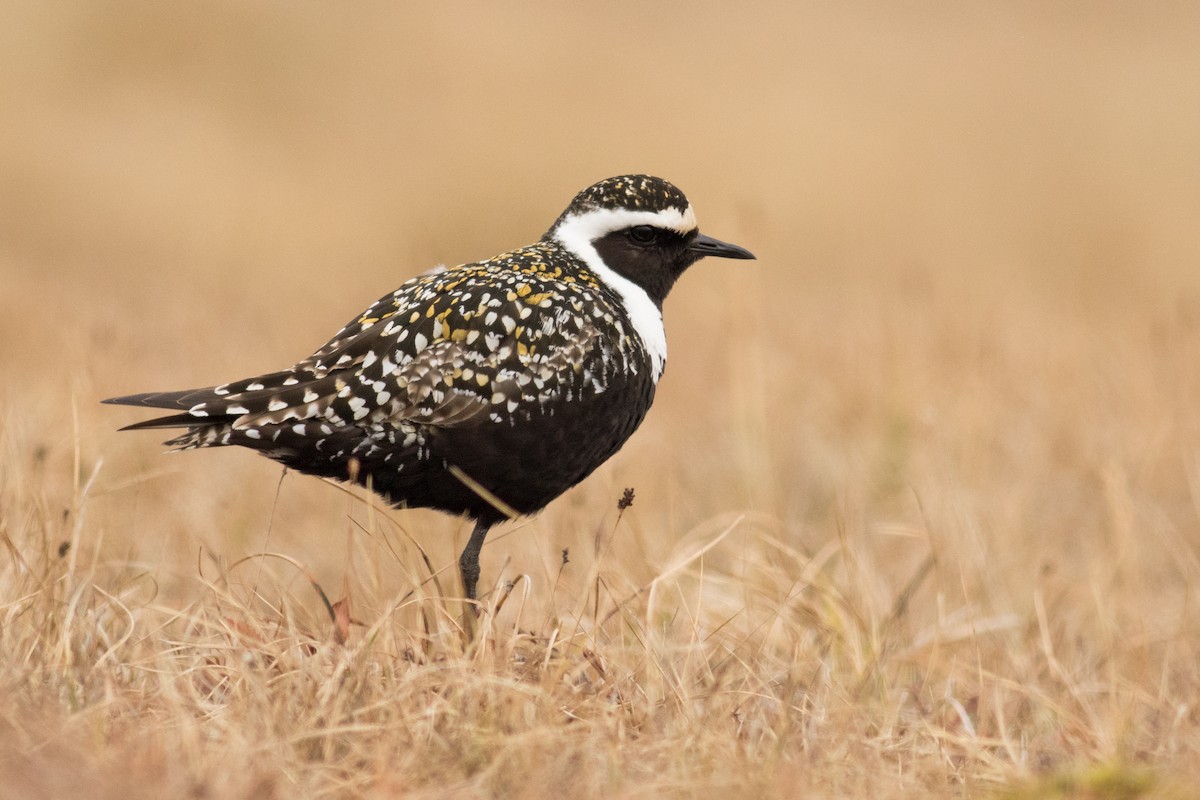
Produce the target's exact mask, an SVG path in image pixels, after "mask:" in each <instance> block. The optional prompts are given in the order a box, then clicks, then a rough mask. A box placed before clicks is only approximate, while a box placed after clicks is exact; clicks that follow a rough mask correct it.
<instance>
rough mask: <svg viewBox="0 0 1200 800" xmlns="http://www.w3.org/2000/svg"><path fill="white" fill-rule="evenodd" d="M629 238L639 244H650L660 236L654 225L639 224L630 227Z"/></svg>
mask: <svg viewBox="0 0 1200 800" xmlns="http://www.w3.org/2000/svg"><path fill="white" fill-rule="evenodd" d="M629 238H630V239H633V240H634V241H635V242H637V243H639V244H650V243H651V242H653V241H654V240H655V239H657V238H658V231H657V230H655V229H654V226H652V225H637V226H635V227H633V228H630V229H629Z"/></svg>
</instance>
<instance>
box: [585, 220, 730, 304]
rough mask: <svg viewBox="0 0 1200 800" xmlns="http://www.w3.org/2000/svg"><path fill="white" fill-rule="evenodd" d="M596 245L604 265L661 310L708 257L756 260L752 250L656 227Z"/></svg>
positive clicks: (610, 237)
mask: <svg viewBox="0 0 1200 800" xmlns="http://www.w3.org/2000/svg"><path fill="white" fill-rule="evenodd" d="M593 244H594V246H595V248H596V252H597V253H599V254H600V258H601V259H603V260H604V263H605V264H607V265H608V266H609V267H611V268H612V269H613V270H614V271H615V272H617V273H618V274H620V275H622V276H623V277H625V278H628V279H629V280H631V281H633V282H634V283H636V284H637V285H638V286H641V287H642V288H643V289H645V290H646V294H648V295H649V296H650V299H651V300H653V301H654V303H655V305H657V306H658V307H659V308H662V304H663V300H665V299H666V297H667V293H668V292H670V291H671V287H672V286H674V285H675V281H676V280H678V279H679V276H680V275H682V274H683V272H684V270H686V269H687V268H688V267H690V266H691V265H692V264H695V263H696V262H697V261H699V260H700V259H702V258H704V257H705V256H715V257H717V258H754V256H753V254H751V253H750V251H749V250H746V249H744V248H741V247H738V246H737V245H735V244H728V243H727V242H722V241H719V240H717V239H713V238H711V237H709V236H705V235H703V234H701V233H700V232H699V231H694V230H693V231H690V232H688V233H686V234H683V233H679V232H678V231H673V230H670V229H668V228H658V227H655V226H653V225H634V226H633V227H631V228H623V229H622V230H619V231H613V232H612V233H609V234H607V235H605V236H602V237H601V238H599V239H597V240H596V241H595V242H594V243H593Z"/></svg>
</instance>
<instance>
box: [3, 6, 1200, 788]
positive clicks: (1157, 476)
mask: <svg viewBox="0 0 1200 800" xmlns="http://www.w3.org/2000/svg"><path fill="white" fill-rule="evenodd" d="M1198 9H1200V6H1197V5H1196V4H1194V3H1165V2H1164V3H1148V4H1145V3H1090V4H1068V3H1057V4H1055V3H1045V2H1036V3H1035V2H1028V3H1021V2H1018V3H992V4H982V3H941V4H936V3H916V2H913V3H903V4H899V5H897V4H883V3H880V4H877V5H870V4H857V3H854V4H843V3H828V4H822V5H813V6H806V7H797V6H794V5H793V4H787V3H779V4H777V5H763V6H756V5H753V4H740V5H739V6H738V7H737V8H736V9H735V10H733V11H728V12H727V11H725V7H724V6H720V5H717V4H715V3H697V4H655V5H653V6H651V7H649V8H645V7H643V6H642V4H636V3H627V4H602V3H596V4H592V5H591V6H588V7H585V6H583V5H582V4H579V5H570V6H568V5H566V4H551V3H545V4H528V3H527V4H523V5H520V6H511V5H505V6H500V4H496V6H495V7H492V6H489V7H482V6H481V5H480V6H465V5H463V6H459V7H457V8H447V9H446V10H412V9H406V8H404V7H403V6H402V5H401V4H393V5H382V4H381V5H364V4H361V3H337V4H333V3H328V4H324V3H304V4H300V3H258V2H256V3H216V2H208V3H163V2H145V3H128V4H112V3H52V2H19V3H5V4H4V5H3V6H0V370H2V374H3V379H2V381H0V539H2V544H3V547H0V688H2V692H3V694H2V697H3V698H4V700H3V703H2V704H0V707H2V710H0V797H2V798H34V797H47V798H78V797H103V798H163V797H197V798H214V799H215V800H224V798H272V797H274V798H292V797H356V796H366V797H374V798H383V797H395V796H405V797H431V798H432V797H445V796H455V797H489V796H490V797H508V796H515V797H533V798H541V797H555V798H557V797H563V796H568V797H571V798H580V799H581V800H582V798H589V797H601V796H618V797H640V798H650V797H663V796H667V797H687V796H704V797H710V796H713V794H714V792H721V793H723V794H724V795H726V796H731V797H732V796H737V797H883V798H890V797H928V796H937V797H973V796H981V795H984V796H986V795H989V794H992V793H995V792H1007V793H1009V794H1007V795H1006V796H1013V797H1066V796H1073V797H1104V798H1108V797H1135V796H1142V795H1145V796H1155V797H1172V798H1173V797H1187V796H1191V794H1192V792H1191V789H1190V784H1191V783H1192V782H1198V781H1200V753H1198V751H1200V708H1198V703H1200V623H1198V622H1197V619H1198V618H1200V613H1198V612H1200V597H1198V594H1200V593H1198V591H1197V589H1198V588H1200V535H1198V534H1200V226H1198V223H1197V221H1198V220H1200V44H1198V43H1200V11H1198ZM627 171H649V172H653V173H657V174H661V175H663V176H665V177H668V178H670V179H671V180H673V181H675V182H677V183H678V184H679V185H680V186H681V187H683V189H684V190H685V191H687V192H688V194H689V195H690V197H691V199H692V200H693V202H694V204H695V205H696V206H697V208H698V210H699V214H700V219H701V224H702V226H703V227H704V229H705V230H706V231H707V232H709V233H711V234H713V235H716V236H719V237H721V238H727V239H730V240H732V241H736V242H738V243H740V244H743V245H745V246H747V247H749V248H751V249H752V250H754V251H755V252H756V253H757V254H758V256H759V261H758V262H757V263H731V262H709V263H703V264H701V265H700V266H698V267H697V268H696V269H695V270H694V271H693V272H691V273H690V274H688V275H687V276H686V279H685V280H684V282H683V283H682V285H681V286H680V287H679V288H678V289H677V290H676V292H675V294H674V295H673V296H672V297H671V299H670V300H669V302H668V304H667V322H668V330H669V335H670V341H671V363H670V366H669V369H668V371H667V375H666V377H665V379H664V381H663V383H662V385H661V390H660V394H659V399H658V402H657V405H656V407H655V409H654V411H653V412H652V413H651V415H650V418H649V419H648V420H647V422H646V424H645V425H644V426H643V428H642V430H641V431H639V433H638V434H637V436H635V438H634V439H633V441H631V442H630V444H629V445H628V446H627V447H626V448H625V449H624V450H623V451H622V453H621V454H620V455H619V456H618V457H617V458H615V459H613V461H612V462H611V463H609V464H608V465H606V466H605V467H604V468H602V469H601V470H600V471H599V472H598V473H597V474H596V475H595V476H594V477H592V478H591V479H590V480H588V481H587V482H586V483H585V484H584V485H583V486H581V487H580V488H579V489H577V490H575V491H574V492H572V493H570V494H569V495H567V496H566V497H564V498H562V499H561V500H559V501H558V502H556V503H555V504H553V505H552V506H551V507H550V508H549V509H548V510H547V511H546V512H545V513H544V514H542V515H541V516H540V517H539V518H537V519H535V520H532V521H526V522H523V523H520V524H517V525H510V526H508V527H507V528H505V529H503V530H502V531H501V532H500V534H499V535H496V536H494V537H493V539H492V541H491V542H490V543H489V545H488V547H487V548H486V549H485V550H484V557H483V570H484V581H485V583H487V584H488V585H489V586H492V587H494V588H495V589H496V590H495V591H493V593H492V595H491V599H492V600H495V599H496V597H497V596H498V595H499V594H504V593H505V592H507V589H506V584H507V582H512V583H513V588H512V590H511V593H509V594H508V597H507V601H506V602H505V603H504V605H503V608H502V609H501V610H500V611H499V613H498V614H496V615H495V616H491V617H488V618H486V620H485V628H484V630H483V633H482V637H481V639H480V642H479V643H478V645H477V646H475V647H473V648H471V649H469V650H468V651H467V652H465V653H464V651H463V639H462V637H461V636H460V634H459V632H458V628H457V623H456V621H457V618H458V613H459V607H458V604H457V603H456V602H455V601H454V600H453V599H452V598H453V597H454V595H455V594H456V592H457V587H456V586H455V583H454V581H453V579H452V575H453V564H454V559H455V556H456V553H457V551H458V549H459V547H460V546H461V544H462V542H463V538H464V536H465V534H466V525H465V523H463V522H460V521H457V520H453V519H449V518H446V517H443V516H440V515H437V514H433V513H429V512H422V511H408V512H396V511H386V512H385V511H384V510H382V509H379V508H377V507H373V506H372V505H371V504H370V503H369V502H368V501H367V500H366V499H365V498H364V497H363V495H362V494H361V493H359V494H350V493H347V492H344V491H343V490H341V489H339V488H338V487H336V486H333V485H330V484H324V483H321V482H319V481H317V480H315V479H311V478H307V477H303V476H298V475H294V474H288V475H286V476H283V477H282V478H281V470H280V469H279V468H277V467H276V466H274V465H273V464H271V463H270V462H268V461H266V460H264V459H261V458H257V457H255V456H253V455H251V454H249V453H243V452H234V451H213V452H203V453H194V454H188V455H185V456H164V455H162V454H161V451H162V448H161V447H160V446H159V444H158V441H159V438H160V437H157V436H156V435H154V434H153V433H151V434H120V435H118V434H117V433H116V432H115V429H116V428H117V427H119V426H120V425H122V424H126V423H129V422H132V421H134V420H135V419H138V418H140V417H139V415H138V414H137V413H136V412H134V411H132V410H129V409H120V408H113V407H108V406H100V405H98V403H97V401H98V400H99V399H100V398H103V397H107V396H110V395H113V394H119V393H125V392H131V391H139V390H148V389H156V388H164V389H168V388H183V387H187V386H195V385H205V384H210V383H215V382H219V381H221V380H224V379H231V378H237V377H243V376H246V375H250V374H254V373H256V372H259V371H265V370H269V369H273V368H278V367H281V366H284V365H287V364H289V363H291V362H292V361H294V360H296V359H297V358H300V357H302V356H304V355H306V354H307V353H308V352H309V351H310V350H311V349H313V348H314V347H315V346H317V345H318V344H320V343H321V342H322V341H323V340H324V338H325V337H327V336H328V335H329V334H331V333H332V332H333V331H334V330H335V329H336V328H337V327H338V326H339V325H341V324H342V323H343V322H345V321H346V320H347V319H349V318H350V317H351V316H352V315H353V314H354V313H355V312H356V311H358V310H359V309H360V308H362V307H364V306H365V305H366V304H367V303H368V302H369V301H371V300H373V299H374V298H376V297H377V296H379V295H381V294H383V293H384V292H386V291H390V290H391V289H392V288H394V287H395V286H396V285H398V284H399V283H400V282H401V281H402V280H403V279H404V278H407V277H409V276H411V275H413V274H415V273H416V272H418V271H421V270H424V269H426V268H427V267H429V266H431V265H433V264H435V263H437V262H439V261H444V262H452V263H457V262H461V261H466V260H470V259H473V258H477V257H484V256H488V255H491V254H493V253H496V252H498V251H500V250H502V249H506V248H508V247H512V246H516V245H520V244H525V243H527V242H529V241H531V240H533V239H534V238H536V237H537V236H538V235H539V234H540V233H541V231H542V230H544V229H545V227H547V226H548V225H549V223H550V222H551V221H552V220H553V219H554V216H555V215H556V214H557V213H558V212H559V211H560V210H561V208H562V207H563V205H564V204H565V203H566V202H567V201H568V200H569V199H570V197H571V196H572V194H573V193H574V192H575V191H577V190H578V189H580V188H582V187H583V186H585V185H587V184H589V183H590V182H592V181H594V180H596V179H598V178H600V177H604V176H606V175H610V174H616V173H620V172H627ZM626 486H632V487H635V489H636V501H635V503H634V505H633V507H632V508H630V509H629V510H627V511H626V512H625V513H624V515H623V516H621V517H620V518H618V514H617V509H616V500H617V498H618V497H620V495H621V492H622V490H623V489H624V488H625V487H626ZM418 544H419V545H420V547H422V548H424V550H425V552H426V553H427V554H428V562H426V560H425V559H424V558H422V556H421V552H420V550H419V549H418ZM564 548H569V551H570V560H569V563H567V564H566V565H565V566H564V565H563V564H562V556H561V554H562V551H563V549H564ZM264 552H265V553H271V554H275V555H272V556H270V557H260V554H262V553H264ZM431 569H432V570H433V571H435V572H437V573H438V579H437V581H431V580H429V576H430V570H431ZM313 582H315V584H316V585H317V586H319V587H320V588H321V589H322V590H323V591H324V593H325V595H326V596H327V597H328V599H329V600H330V601H334V600H337V599H338V598H341V597H343V596H346V595H348V596H349V598H350V613H351V617H352V619H353V624H351V625H350V626H349V641H348V643H346V644H344V645H342V644H338V643H336V642H335V641H334V638H335V632H336V631H337V630H338V628H339V626H338V625H335V624H334V623H333V622H331V619H330V615H329V613H328V612H327V610H326V607H325V605H324V604H323V603H322V600H321V596H320V594H319V593H318V591H317V590H316V589H315V588H314V584H313ZM410 593H411V594H410ZM448 598H450V599H448Z"/></svg>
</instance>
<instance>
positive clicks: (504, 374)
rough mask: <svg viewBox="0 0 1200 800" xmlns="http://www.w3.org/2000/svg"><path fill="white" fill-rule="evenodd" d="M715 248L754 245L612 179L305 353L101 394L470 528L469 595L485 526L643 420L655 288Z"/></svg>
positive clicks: (662, 344) (157, 422) (642, 178)
mask: <svg viewBox="0 0 1200 800" xmlns="http://www.w3.org/2000/svg"><path fill="white" fill-rule="evenodd" d="M705 257H717V258H729V259H753V258H755V256H754V255H753V254H752V253H751V252H750V251H749V250H747V249H745V248H743V247H740V246H738V245H735V244H730V243H728V242H723V241H721V240H718V239H714V238H712V237H709V236H706V235H704V234H702V233H700V230H699V228H698V227H697V223H696V215H695V212H694V210H693V208H692V206H691V204H690V203H689V202H688V200H687V198H686V197H685V196H684V194H683V192H681V191H680V190H679V189H678V188H677V187H675V186H674V185H673V184H671V183H669V182H668V181H666V180H663V179H662V178H657V177H653V176H650V175H620V176H616V177H612V178H607V179H605V180H601V181H599V182H597V183H595V184H593V185H592V186H589V187H588V188H586V189H584V190H583V191H581V192H579V194H577V195H576V196H575V198H574V199H573V200H572V201H571V202H570V204H569V205H568V206H567V207H566V209H565V210H564V211H563V212H562V214H560V215H559V217H558V218H557V219H556V220H555V222H554V224H553V225H552V226H551V227H550V228H549V230H547V231H546V233H545V234H544V235H543V236H542V237H541V238H540V239H539V240H538V241H536V242H534V243H533V244H531V245H529V246H527V247H521V248H518V249H516V250H512V251H510V252H507V253H503V254H501V255H497V256H495V257H493V258H489V259H487V260H485V261H477V262H472V263H468V264H463V265H461V266H457V267H453V268H448V269H445V268H443V269H440V270H433V271H430V272H426V273H423V274H421V275H418V276H416V277H414V278H412V279H411V280H409V281H407V282H406V283H404V284H403V285H401V286H400V287H399V288H398V289H396V290H395V291H394V292H392V293H390V294H387V295H384V296H383V297H382V298H380V299H379V300H378V301H377V302H375V303H374V304H372V305H371V306H370V307H369V308H367V309H366V310H365V311H363V312H362V313H361V314H359V315H357V316H356V317H354V319H352V320H351V321H350V322H349V323H348V324H346V325H345V326H344V327H343V328H342V329H341V330H339V331H338V332H337V333H336V334H335V335H334V336H333V338H332V339H330V340H329V341H328V342H327V343H326V344H325V345H323V346H322V347H320V348H319V349H318V350H317V351H316V352H314V353H313V354H312V355H310V356H309V357H307V358H305V359H304V360H302V361H300V362H298V363H296V364H295V365H293V366H291V367H289V368H287V369H284V370H280V371H277V372H271V373H268V374H264V375H258V376H255V377H252V378H246V379H243V380H238V381H233V382H230V383H223V384H220V385H217V386H210V387H206V388H202V389H188V390H183V391H166V392H149V393H142V394H132V395H127V396H124V397H113V398H109V399H106V400H103V401H102V402H104V403H111V404H118V405H126V406H140V407H148V408H155V409H169V410H171V411H173V412H174V413H172V414H170V415H168V416H161V417H156V418H154V419H149V420H146V421H142V422H137V423H134V424H132V425H128V426H126V427H124V428H121V430H144V429H155V428H184V429H186V430H185V431H184V433H183V434H182V435H180V436H177V437H176V438H173V439H170V440H168V441H167V442H165V444H167V445H169V446H171V447H172V448H174V449H175V450H177V451H185V450H195V449H199V448H206V447H224V446H232V445H236V446H241V447H246V448H249V449H251V450H254V451H257V452H259V453H261V454H263V455H265V456H267V457H268V458H271V459H274V460H275V461H277V462H280V463H282V464H284V465H285V466H286V467H289V468H291V469H294V470H296V471H299V472H301V473H306V474H309V475H315V476H319V477H325V478H333V479H336V480H338V481H343V482H350V483H357V484H360V485H364V486H367V487H369V488H370V489H371V490H373V491H374V492H376V493H378V494H379V495H380V496H382V497H383V498H384V499H385V500H386V501H387V502H388V503H390V504H392V505H393V506H396V507H420V508H433V509H438V510H440V511H443V512H447V513H450V514H454V515H459V516H465V517H467V518H469V519H470V520H471V521H472V522H473V523H474V525H473V528H472V531H471V535H470V537H469V539H468V541H467V543H466V546H465V547H464V549H463V551H462V553H461V555H460V557H459V573H460V578H461V581H462V588H463V593H464V596H465V598H466V600H467V601H468V602H470V603H474V602H476V587H477V584H478V580H479V575H480V566H479V554H480V550H481V548H482V546H483V543H484V540H485V538H486V536H487V534H488V531H489V530H490V529H491V528H492V527H493V526H495V525H496V524H498V523H500V522H503V521H505V520H507V519H510V518H512V517H515V516H525V515H531V514H535V513H537V512H538V511H540V510H541V509H543V508H544V507H545V506H546V505H548V504H549V503H550V502H551V501H552V500H554V499H555V498H556V497H558V496H559V495H561V494H562V493H563V492H565V491H566V490H567V489H569V488H571V487H572V486H575V485H576V484H578V483H579V482H580V481H582V480H583V479H584V478H586V477H587V476H588V475H589V474H591V473H592V472H593V471H594V470H595V469H596V468H597V467H599V466H600V465H601V464H603V463H604V462H605V461H607V460H608V459H609V458H610V457H611V456H612V455H613V454H614V453H616V452H617V451H618V450H619V449H620V448H621V446H622V445H623V444H624V443H625V442H626V441H627V440H628V439H629V437H630V436H631V435H632V434H633V432H634V430H635V429H637V427H638V426H639V425H640V424H641V422H642V420H643V419H644V418H645V416H646V413H647V411H648V410H649V408H650V405H651V403H652V401H653V400H654V394H655V390H656V387H657V385H658V382H659V379H660V378H661V377H662V375H663V370H664V368H665V366H666V360H667V341H666V333H665V330H664V327H663V315H662V308H663V301H664V300H665V299H666V297H667V294H668V293H669V292H670V290H671V288H672V286H674V284H675V282H676V280H677V279H678V278H679V277H680V275H682V274H683V273H684V272H685V271H686V270H687V269H688V268H689V267H690V266H692V265H693V264H694V263H695V262H697V261H699V260H700V259H702V258H705Z"/></svg>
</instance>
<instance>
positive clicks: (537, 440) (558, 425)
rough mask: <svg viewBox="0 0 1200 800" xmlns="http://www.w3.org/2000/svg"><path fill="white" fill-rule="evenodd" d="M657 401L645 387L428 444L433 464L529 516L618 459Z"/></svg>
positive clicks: (438, 435)
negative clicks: (454, 470) (450, 469)
mask: <svg viewBox="0 0 1200 800" xmlns="http://www.w3.org/2000/svg"><path fill="white" fill-rule="evenodd" d="M653 394H654V387H653V384H650V383H649V382H648V381H647V385H645V386H637V387H629V388H628V389H627V390H626V391H623V392H616V391H606V392H601V393H599V394H587V395H585V396H583V397H582V398H576V399H575V400H574V401H570V402H568V401H560V402H555V403H548V404H545V405H540V406H533V407H530V408H522V409H518V410H517V411H516V412H514V413H513V414H511V415H505V416H502V417H500V418H499V419H497V418H488V419H487V420H486V421H483V422H482V423H481V424H479V425H477V426H470V427H464V428H447V429H442V430H437V431H434V432H433V435H432V436H431V437H430V445H431V450H432V453H433V454H434V455H435V459H434V461H438V460H440V459H444V460H445V463H447V464H450V465H453V466H455V467H457V468H458V469H460V470H462V472H463V473H465V474H466V475H467V476H469V478H470V479H472V480H473V481H475V482H477V483H478V484H480V485H481V486H483V487H484V488H486V489H487V490H488V491H489V492H491V493H492V494H494V495H495V496H496V497H497V498H499V499H500V500H501V501H502V502H503V503H504V504H505V505H507V506H509V507H511V508H513V509H514V510H516V511H518V512H520V513H522V514H527V513H532V512H534V511H537V510H539V509H541V508H542V507H543V506H545V505H546V504H547V503H549V502H550V501H551V500H553V499H554V498H555V497H558V496H559V495H560V494H562V493H563V492H565V491H566V490H567V489H569V488H571V487H572V486H574V485H575V484H577V483H579V482H580V481H581V480H583V479H584V478H586V477H587V476H588V475H590V474H591V473H592V471H593V470H595V469H596V468H597V467H599V466H600V465H601V464H603V463H604V462H605V461H607V460H608V459H609V458H610V457H611V456H612V455H613V454H614V453H616V452H617V450H619V449H620V448H621V446H622V445H623V444H624V443H625V442H626V440H628V439H629V437H630V436H631V435H632V434H633V432H634V430H636V429H637V427H638V425H640V424H641V422H642V420H643V419H644V418H645V416H646V412H647V411H648V410H649V408H650V403H651V400H652V399H653ZM436 457H440V459H439V458H436ZM451 479H452V480H455V481H457V479H456V478H451Z"/></svg>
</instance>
